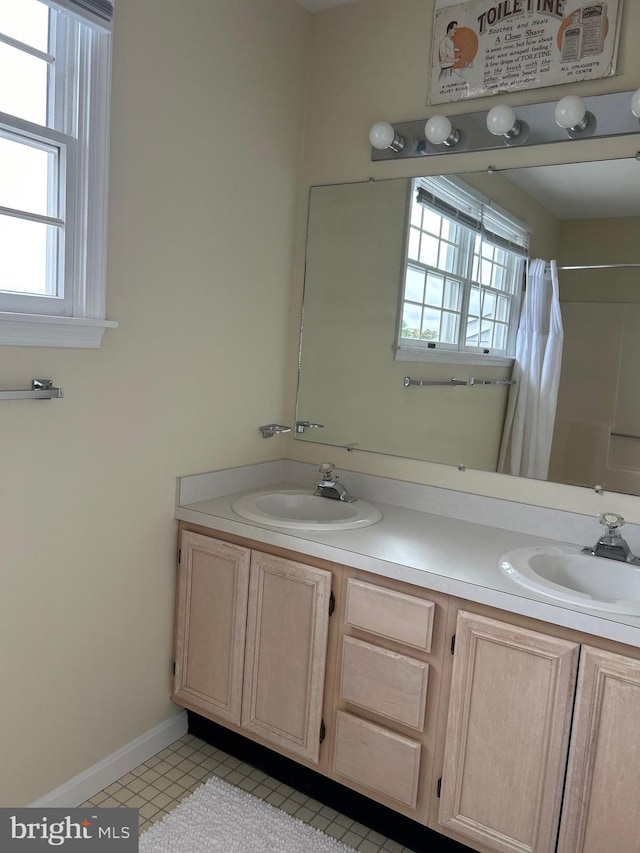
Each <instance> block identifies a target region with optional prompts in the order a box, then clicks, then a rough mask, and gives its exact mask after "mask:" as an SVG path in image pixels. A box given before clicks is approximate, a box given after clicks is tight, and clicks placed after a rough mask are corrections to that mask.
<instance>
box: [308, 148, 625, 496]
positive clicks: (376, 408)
mask: <svg viewBox="0 0 640 853" xmlns="http://www.w3.org/2000/svg"><path fill="white" fill-rule="evenodd" d="M639 185H640V163H638V162H637V161H636V160H633V159H632V160H615V161H603V162H597V163H582V164H572V165H561V166H547V167H530V168H525V169H515V170H505V171H500V172H495V173H493V174H488V173H469V174H465V175H459V176H456V177H451V176H449V177H446V178H445V177H441V178H434V177H431V178H423V179H398V180H387V181H376V182H373V181H370V182H365V183H353V184H343V185H332V186H320V187H313V188H312V189H311V197H310V213H309V226H308V236H307V259H306V260H307V265H306V276H305V295H304V311H303V327H302V345H301V353H300V376H299V389H298V401H297V420H298V421H299V422H309V423H311V424H314V425H315V424H321V425H322V426H317V427H315V428H306V427H304V426H303V427H300V428H299V429H298V431H297V433H296V438H297V439H300V440H303V441H304V440H307V441H313V442H320V443H323V444H330V445H336V446H346V447H351V446H353V447H356V448H357V449H359V450H368V451H375V452H379V453H386V454H392V455H398V456H403V457H407V458H413V459H420V460H427V461H433V462H440V463H445V464H451V465H464V466H465V467H469V468H476V469H479V470H483V471H494V472H496V471H497V472H501V473H515V474H519V475H521V476H535V477H539V478H545V479H549V480H551V481H555V482H562V483H570V484H575V485H582V486H594V485H596V484H598V485H602V486H603V488H605V489H607V490H609V491H619V492H626V493H629V494H640V383H638V381H637V377H636V368H637V367H639V366H640V335H638V329H640V282H639V281H638V275H639V272H640V247H638V244H637V238H636V234H637V233H638V224H639V220H638V217H640V192H638V190H639V188H640V186H639ZM527 256H528V258H529V259H530V260H529V262H527V259H526V257H527ZM533 259H540V265H539V267H536V266H535V264H533V263H531V261H532V260H533ZM552 261H554V262H555V264H551V262H552ZM556 267H557V275H556V276H555V277H554V275H553V274H552V273H553V272H554V268H556ZM572 267H576V269H572ZM525 268H528V270H529V274H528V276H527V282H526V287H524V291H525V292H524V295H523V284H524V279H525V276H524V275H523V270H524V269H525ZM534 269H535V270H538V271H539V273H540V275H541V276H544V280H545V285H544V286H545V287H546V288H547V290H546V291H545V292H546V294H547V296H546V297H545V298H546V299H547V301H548V302H549V305H548V306H547V310H548V311H550V312H551V313H550V315H549V316H550V319H547V321H546V322H547V326H546V328H545V329H543V330H542V331H543V333H544V334H543V338H546V341H545V344H544V345H545V346H546V347H547V350H546V356H544V357H543V359H542V361H541V362H540V366H539V368H538V371H539V372H542V370H543V367H544V370H545V371H547V372H548V371H549V370H550V369H551V368H553V369H557V374H558V376H557V379H556V389H555V390H554V389H553V387H551V391H549V385H546V386H544V385H543V387H542V390H541V392H540V395H539V397H538V398H537V399H538V402H539V405H538V403H536V404H535V405H533V406H532V404H531V401H530V403H529V406H528V408H527V409H526V410H525V411H526V414H525V416H524V419H523V423H522V424H521V425H520V428H521V429H522V430H524V431H525V432H528V433H529V434H530V438H528V439H525V442H526V441H528V440H532V441H533V442H534V450H533V451H531V455H532V456H535V455H536V454H538V455H539V456H542V457H544V460H543V464H542V465H539V464H538V466H537V467H536V465H535V464H533V463H532V462H531V460H530V459H527V458H526V457H527V452H528V451H526V450H525V452H524V454H521V456H522V459H518V460H516V461H515V462H514V461H513V459H512V456H514V454H513V447H514V441H515V444H516V445H517V444H518V442H519V441H520V439H519V438H517V436H516V439H515V440H514V439H513V435H512V433H510V430H511V429H512V427H513V421H514V418H513V417H512V416H511V415H512V412H513V407H514V405H516V404H515V403H514V400H515V399H516V398H517V397H518V394H520V398H521V401H522V394H523V390H524V389H525V387H527V386H526V382H525V378H524V377H523V376H522V372H521V368H522V365H521V363H520V360H521V358H524V356H523V355H522V334H523V333H522V329H521V330H520V331H519V330H518V326H519V325H520V326H522V325H523V320H522V317H523V310H524V306H525V305H526V304H527V300H529V301H530V300H531V299H532V297H533V295H534V293H535V290H534V286H535V281H534V275H533V271H534ZM554 281H555V284H556V285H557V290H558V293H559V306H558V318H556V319H557V322H555V321H554V314H553V300H552V295H553V290H554ZM536 310H537V309H536ZM554 322H555V325H554ZM556 327H559V329H560V342H559V347H558V346H555V347H554V346H551V347H550V346H549V339H551V338H552V336H553V334H554V333H555V332H556V331H557V330H558V329H557V328H556ZM562 335H563V339H562ZM518 346H520V350H519V349H518ZM517 354H518V359H516V355H517ZM543 363H544V364H543ZM553 369H552V370H551V372H552V373H553ZM452 380H455V382H454V381H452ZM552 385H553V383H552ZM527 393H529V392H527ZM556 395H557V400H556ZM510 398H511V400H510ZM550 400H551V402H552V403H553V405H551V404H550ZM541 412H542V413H544V412H546V414H544V417H543V415H542V414H541ZM545 418H546V422H545ZM517 419H518V418H517V417H516V421H517ZM545 433H546V434H547V438H546V439H545ZM545 442H546V446H544V445H545ZM536 443H538V444H540V443H541V444H542V445H543V448H542V450H539V449H536V448H537V445H536Z"/></svg>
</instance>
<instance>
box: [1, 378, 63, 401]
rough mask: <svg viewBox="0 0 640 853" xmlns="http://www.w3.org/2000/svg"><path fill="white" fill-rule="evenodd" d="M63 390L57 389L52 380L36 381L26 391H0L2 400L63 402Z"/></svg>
mask: <svg viewBox="0 0 640 853" xmlns="http://www.w3.org/2000/svg"><path fill="white" fill-rule="evenodd" d="M63 397H64V391H63V390H62V388H55V387H54V385H53V380H51V379H34V380H32V382H31V388H30V389H29V390H25V391H0V400H53V399H58V400H61V399H62V398H63Z"/></svg>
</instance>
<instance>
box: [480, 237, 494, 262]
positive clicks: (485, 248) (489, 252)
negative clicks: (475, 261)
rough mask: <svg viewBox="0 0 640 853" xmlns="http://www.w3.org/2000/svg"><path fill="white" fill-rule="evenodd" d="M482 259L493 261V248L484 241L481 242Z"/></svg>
mask: <svg viewBox="0 0 640 853" xmlns="http://www.w3.org/2000/svg"><path fill="white" fill-rule="evenodd" d="M482 257H483V258H489V260H493V246H492V245H491V243H486V242H485V241H484V240H483V241H482Z"/></svg>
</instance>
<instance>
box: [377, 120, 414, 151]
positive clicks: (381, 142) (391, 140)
mask: <svg viewBox="0 0 640 853" xmlns="http://www.w3.org/2000/svg"><path fill="white" fill-rule="evenodd" d="M369 142H370V143H371V145H372V147H373V148H377V149H378V150H379V151H384V150H386V149H387V148H389V149H390V150H391V151H394V152H395V153H397V152H398V151H402V149H403V148H404V146H405V144H406V139H405V138H404V136H400V134H399V133H396V131H395V130H394V127H393V125H391V124H389V122H388V121H377V122H376V123H375V124H374V125H372V126H371V130H370V131H369Z"/></svg>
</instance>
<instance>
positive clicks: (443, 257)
mask: <svg viewBox="0 0 640 853" xmlns="http://www.w3.org/2000/svg"><path fill="white" fill-rule="evenodd" d="M457 257H458V250H457V246H452V245H451V243H440V259H439V263H438V267H439V268H440V269H441V270H446V271H447V272H455V271H456V258H457Z"/></svg>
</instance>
